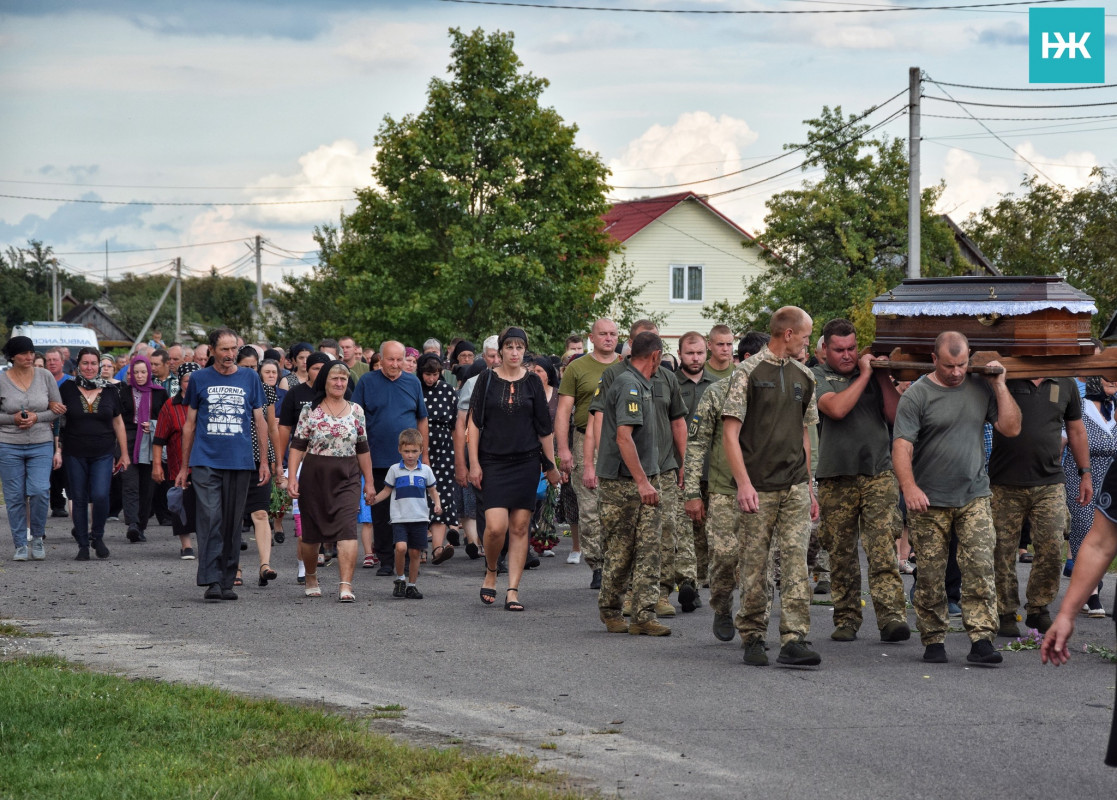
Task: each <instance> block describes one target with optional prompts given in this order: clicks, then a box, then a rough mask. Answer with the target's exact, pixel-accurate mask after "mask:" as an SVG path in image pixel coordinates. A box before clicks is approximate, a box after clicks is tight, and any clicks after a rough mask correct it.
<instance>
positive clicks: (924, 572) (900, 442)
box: [892, 331, 1020, 666]
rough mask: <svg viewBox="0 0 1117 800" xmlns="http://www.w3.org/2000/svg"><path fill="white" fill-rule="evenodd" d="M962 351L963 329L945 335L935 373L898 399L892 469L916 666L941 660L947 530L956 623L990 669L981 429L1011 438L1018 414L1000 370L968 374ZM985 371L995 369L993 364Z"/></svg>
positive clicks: (988, 538) (993, 613)
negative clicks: (904, 530) (958, 584)
mask: <svg viewBox="0 0 1117 800" xmlns="http://www.w3.org/2000/svg"><path fill="white" fill-rule="evenodd" d="M969 353H970V351H969V341H967V339H966V337H965V336H963V335H962V334H960V333H957V332H955V331H946V332H944V333H940V334H939V336H938V338H936V339H935V352H934V354H933V356H932V358H933V360H934V364H935V369H934V372H932V373H931V374H930V375H928V376H926V377H924V378H921V379H920V380H918V381H916V382H915V383H913V384H912V385H911V388H910V389H908V390H907V391H906V392H904V394H903V395H902V396H901V397H900V403H899V405H898V407H897V409H896V426H895V430H894V438H893V442H892V464H893V467H894V468H895V470H896V477H897V478H898V479H899V481H900V491H902V492H903V493H904V502H905V503H906V504H907V507H908V524H909V526H910V529H911V534H910V535H911V542H912V547H913V549H914V550H915V551H916V552H917V553H919V572H918V573H917V575H916V581H915V597H914V600H913V603H914V605H915V617H916V621H917V623H918V626H919V635H920V639H921V640H922V641H923V644H924V648H925V649H924V652H923V660H924V661H929V662H931V663H937V664H941V663H945V662H946V661H947V655H946V646H945V644H944V642H945V639H946V632H947V630H948V629H949V623H948V617H947V606H946V602H947V601H946V589H945V585H944V579H945V573H946V560H947V553H948V551H949V547H950V529H951V525H953V527H954V529H955V531H956V532H957V535H958V565H959V566H960V567H961V569H962V604H961V605H962V624H963V625H965V628H966V632H967V633H968V634H969V637H970V641H971V643H972V645H971V648H970V652H969V655H967V656H966V660H967V661H968V662H970V663H971V664H977V665H979V666H992V665H995V664H999V663H1001V660H1002V658H1001V654H1000V653H998V652H997V651H996V650H995V649H994V648H993V637H994V636H996V633H997V596H996V589H995V583H994V573H993V549H994V547H995V545H996V542H997V534H996V531H995V530H994V528H993V516H992V512H991V510H990V507H989V495H990V491H989V476H988V475H987V474H986V471H985V448H984V445H983V434H982V429H983V427H984V425H985V422H986V421H988V422H990V423H992V424H993V427H994V429H995V430H997V431H999V432H1000V433H1001V434H1002V435H1004V436H1009V437H1011V436H1016V435H1018V434H1019V433H1020V409H1019V407H1018V406H1017V405H1016V403H1015V401H1013V399H1012V395H1010V394H1009V391H1008V388H1007V387H1006V385H1005V376H1004V373H1003V372H1002V373H1001V374H1000V375H996V376H994V377H993V378H992V380H990V381H985V380H982V379H981V378H971V377H968V376H967V374H966V369H967V367H968V365H969V357H970V355H969ZM989 366H1000V364H998V363H997V362H996V361H992V362H990V363H989Z"/></svg>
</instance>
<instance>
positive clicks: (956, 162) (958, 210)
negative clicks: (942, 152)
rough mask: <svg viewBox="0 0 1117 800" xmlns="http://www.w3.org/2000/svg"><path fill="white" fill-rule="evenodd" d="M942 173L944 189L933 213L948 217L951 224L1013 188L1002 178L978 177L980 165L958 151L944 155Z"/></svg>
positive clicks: (992, 176)
mask: <svg viewBox="0 0 1117 800" xmlns="http://www.w3.org/2000/svg"><path fill="white" fill-rule="evenodd" d="M942 170H943V174H942V177H943V180H944V181H945V182H946V189H945V190H943V193H942V197H940V198H939V206H938V208H937V209H935V210H936V211H938V212H940V213H943V214H949V215H950V216H951V218H952V219H953V220H954V221H955V222H961V221H962V220H964V219H965V218H966V217H968V216H969V215H970V214H973V213H974V212H976V211H979V210H981V209H982V208H985V207H986V206H990V205H992V204H994V203H996V202H997V199H998V196H999V195H1001V194H1004V193H1005V192H1010V191H1012V190H1013V189H1015V185H1013V184H1012V183H1011V182H1010V181H1009V180H1007V179H1006V178H1005V177H1004V176H1002V175H988V174H984V175H983V174H981V173H982V169H981V162H979V161H978V160H977V159H976V158H974V157H973V156H972V155H970V154H969V153H966V152H963V151H961V150H955V149H951V150H950V151H949V152H947V154H946V159H945V161H944V162H943V167H942Z"/></svg>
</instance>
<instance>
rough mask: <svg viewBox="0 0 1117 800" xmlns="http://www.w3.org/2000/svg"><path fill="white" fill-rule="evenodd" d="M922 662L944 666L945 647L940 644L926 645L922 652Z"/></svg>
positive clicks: (945, 659)
mask: <svg viewBox="0 0 1117 800" xmlns="http://www.w3.org/2000/svg"><path fill="white" fill-rule="evenodd" d="M923 660H924V661H926V662H928V663H931V664H945V663H946V662H947V658H946V645H945V644H943V643H942V642H939V643H938V644H929V645H927V647H926V648H924V650H923Z"/></svg>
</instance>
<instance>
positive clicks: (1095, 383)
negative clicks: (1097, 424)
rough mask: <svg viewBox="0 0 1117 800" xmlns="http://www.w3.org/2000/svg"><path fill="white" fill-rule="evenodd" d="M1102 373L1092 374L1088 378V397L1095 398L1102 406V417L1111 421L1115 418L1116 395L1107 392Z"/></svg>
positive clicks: (1089, 398)
mask: <svg viewBox="0 0 1117 800" xmlns="http://www.w3.org/2000/svg"><path fill="white" fill-rule="evenodd" d="M1101 381H1102V379H1101V376H1100V375H1091V376H1090V377H1089V378H1087V379H1086V399H1087V400H1093V401H1094V402H1096V403H1097V404H1098V405H1099V406H1100V408H1099V409H1098V410H1099V411H1101V416H1102V419H1104V420H1105V421H1106V422H1109V421H1110V420H1111V419H1113V406H1114V396H1113V395H1109V394H1106V393H1105V388H1104V387H1103V386H1102V383H1101Z"/></svg>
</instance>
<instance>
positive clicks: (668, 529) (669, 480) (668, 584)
mask: <svg viewBox="0 0 1117 800" xmlns="http://www.w3.org/2000/svg"><path fill="white" fill-rule="evenodd" d="M652 483H653V484H654V485H655V488H656V489H658V490H659V508H660V516H661V518H662V519H663V537H662V539H661V543H662V544H661V551H660V556H659V573H660V577H659V587H660V596H661V597H664V598H666V597H667V596H668V595H670V594H671V592H672V591H673V590H674V588H675V586H676V585H680V584H682V582H683V581H690V582H691V583H694V584H695V588H697V583H696V581H695V565H694V537H693V536H692V535H691V528H690V526H689V525H685V526H684V525H683V520H685V521H686V522H690V517H688V516H687V515H686V514H685V513H684V512H683V492H682V490H681V489H680V488H679V471H678V470H677V469H672V470H668V471H667V472H661V473H659V474H658V475H656V476H655V478H654V479H653V480H652Z"/></svg>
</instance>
